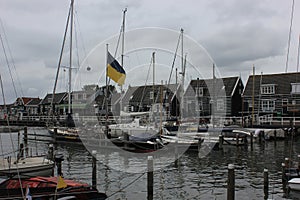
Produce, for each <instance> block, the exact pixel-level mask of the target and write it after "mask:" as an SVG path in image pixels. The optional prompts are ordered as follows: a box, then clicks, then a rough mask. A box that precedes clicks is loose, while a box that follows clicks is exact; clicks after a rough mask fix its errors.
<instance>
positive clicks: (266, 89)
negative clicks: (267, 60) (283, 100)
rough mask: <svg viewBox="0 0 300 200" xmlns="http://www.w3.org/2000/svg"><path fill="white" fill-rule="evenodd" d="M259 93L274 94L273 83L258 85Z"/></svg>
mask: <svg viewBox="0 0 300 200" xmlns="http://www.w3.org/2000/svg"><path fill="white" fill-rule="evenodd" d="M260 93H261V94H275V85H274V84H265V85H261V86H260Z"/></svg>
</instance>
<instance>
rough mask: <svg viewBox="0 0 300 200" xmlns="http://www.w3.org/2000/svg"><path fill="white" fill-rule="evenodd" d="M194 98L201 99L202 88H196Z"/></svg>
mask: <svg viewBox="0 0 300 200" xmlns="http://www.w3.org/2000/svg"><path fill="white" fill-rule="evenodd" d="M195 90H196V92H195V93H196V97H203V87H196V88H195Z"/></svg>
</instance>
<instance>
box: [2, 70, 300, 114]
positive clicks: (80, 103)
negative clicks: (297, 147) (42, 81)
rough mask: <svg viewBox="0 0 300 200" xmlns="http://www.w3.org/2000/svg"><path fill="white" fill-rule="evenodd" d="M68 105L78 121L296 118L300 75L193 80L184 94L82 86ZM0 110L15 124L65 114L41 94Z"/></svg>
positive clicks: (164, 88) (60, 97)
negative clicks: (144, 116) (146, 116)
mask: <svg viewBox="0 0 300 200" xmlns="http://www.w3.org/2000/svg"><path fill="white" fill-rule="evenodd" d="M106 89H107V90H108V93H107V94H108V96H107V97H106ZM52 98H54V99H52ZM106 99H107V100H108V101H107V102H108V103H107V102H106V101H105V100H106ZM51 102H52V103H51ZM71 102H72V108H71V109H72V113H73V114H74V115H79V116H89V115H98V116H101V115H105V113H106V111H107V110H108V111H109V113H110V115H120V114H124V113H136V112H149V111H152V113H153V112H163V113H164V115H168V116H169V117H172V116H178V115H181V116H186V117H205V116H210V115H211V114H212V113H215V114H220V115H223V116H231V117H232V116H250V115H253V114H255V115H257V116H261V115H267V114H272V115H273V116H274V115H275V116H299V115H300V73H281V74H260V75H250V76H249V77H248V80H247V82H246V85H244V84H243V82H242V80H241V78H240V77H223V78H214V79H199V78H198V79H195V80H191V81H190V83H189V85H188V87H187V88H186V90H185V91H183V89H182V88H181V86H180V85H178V84H169V85H168V84H165V85H162V84H160V85H143V86H129V87H128V89H127V90H126V91H122V92H121V93H119V92H117V89H116V88H115V86H111V85H110V86H108V87H105V86H103V87H99V86H97V85H87V86H84V88H83V89H82V90H81V91H73V92H72V94H71ZM51 106H52V108H51ZM106 108H107V109H106ZM0 109H1V112H2V114H1V116H2V117H6V113H9V115H10V116H11V117H15V118H17V119H21V118H22V117H23V116H47V115H49V114H51V113H49V112H53V114H54V115H55V116H57V117H59V116H63V115H66V114H67V113H68V93H66V92H62V93H57V94H55V95H54V97H53V95H52V94H46V96H45V97H44V98H43V99H40V98H35V97H34V98H31V97H19V98H17V99H16V101H15V102H14V103H12V104H10V105H6V108H5V107H4V105H2V106H1V107H0Z"/></svg>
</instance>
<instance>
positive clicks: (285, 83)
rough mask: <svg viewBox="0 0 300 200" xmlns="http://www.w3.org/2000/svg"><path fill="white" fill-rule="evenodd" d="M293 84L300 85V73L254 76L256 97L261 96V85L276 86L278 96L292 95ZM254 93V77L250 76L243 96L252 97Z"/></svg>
mask: <svg viewBox="0 0 300 200" xmlns="http://www.w3.org/2000/svg"><path fill="white" fill-rule="evenodd" d="M291 83H300V73H299V72H298V73H297V72H293V73H280V74H263V75H261V74H259V75H254V95H259V93H260V84H261V85H264V84H270V85H275V86H276V89H275V93H276V94H291V91H292V86H291ZM252 92H253V75H250V76H249V77H248V80H247V84H246V87H245V90H244V92H243V96H252Z"/></svg>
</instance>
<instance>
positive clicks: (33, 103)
mask: <svg viewBox="0 0 300 200" xmlns="http://www.w3.org/2000/svg"><path fill="white" fill-rule="evenodd" d="M41 101H42V99H40V98H31V100H30V101H29V102H28V103H27V104H25V105H26V106H37V105H39V103H40V102H41Z"/></svg>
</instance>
